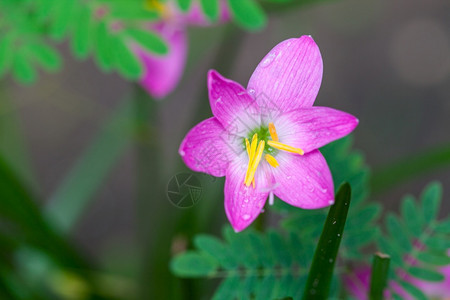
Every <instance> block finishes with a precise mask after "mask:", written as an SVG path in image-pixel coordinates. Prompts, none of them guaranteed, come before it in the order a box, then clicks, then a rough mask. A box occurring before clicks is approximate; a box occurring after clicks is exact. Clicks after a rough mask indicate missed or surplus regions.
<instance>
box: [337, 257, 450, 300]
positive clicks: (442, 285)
mask: <svg viewBox="0 0 450 300" xmlns="http://www.w3.org/2000/svg"><path fill="white" fill-rule="evenodd" d="M448 255H449V256H450V250H449V251H448ZM438 271H439V272H441V274H442V275H444V280H442V281H439V282H429V281H424V280H419V279H416V278H414V277H411V276H409V275H405V277H404V279H405V280H406V281H407V282H409V283H411V284H413V285H414V286H415V287H417V288H418V289H420V290H421V291H422V292H423V293H424V294H425V295H426V296H427V297H428V298H429V299H442V300H447V299H450V265H448V266H445V267H442V268H439V270H438ZM370 273H371V269H370V267H368V266H366V267H362V268H358V269H355V270H353V272H352V273H351V274H349V275H346V276H345V277H344V285H345V287H346V290H347V291H348V292H349V293H350V295H351V296H353V297H355V298H356V299H358V300H366V299H369V298H368V296H367V295H368V292H369V286H370ZM389 289H390V290H391V291H393V292H395V293H396V294H398V295H399V296H401V297H402V298H403V299H405V300H414V297H411V296H410V295H409V294H408V293H407V292H405V290H404V289H403V288H402V287H401V286H400V285H398V284H397V283H396V282H394V281H391V282H389ZM385 298H386V299H390V298H391V297H390V293H389V290H388V289H386V290H385Z"/></svg>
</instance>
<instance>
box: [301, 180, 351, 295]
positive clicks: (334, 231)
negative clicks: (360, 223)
mask: <svg viewBox="0 0 450 300" xmlns="http://www.w3.org/2000/svg"><path fill="white" fill-rule="evenodd" d="M350 199H351V187H350V184H348V183H344V184H343V185H341V187H340V188H339V191H338V192H337V194H336V202H335V204H334V205H333V206H331V208H330V211H329V212H328V216H327V219H326V221H325V225H324V227H323V230H322V234H321V236H320V239H319V243H318V244H317V248H316V252H315V253H314V258H313V261H312V264H311V269H310V270H309V275H308V281H307V282H306V287H305V291H304V294H303V299H327V298H328V294H329V290H330V284H331V279H332V276H333V270H334V264H335V262H336V256H337V253H338V250H339V245H340V243H341V239H342V233H343V231H344V226H345V221H346V219H347V213H348V209H349V207H350Z"/></svg>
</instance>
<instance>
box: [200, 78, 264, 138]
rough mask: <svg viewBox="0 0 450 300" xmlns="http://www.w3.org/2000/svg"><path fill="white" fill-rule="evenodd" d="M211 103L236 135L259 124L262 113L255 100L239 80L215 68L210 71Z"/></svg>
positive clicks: (226, 126)
mask: <svg viewBox="0 0 450 300" xmlns="http://www.w3.org/2000/svg"><path fill="white" fill-rule="evenodd" d="M208 90H209V103H210V105H211V110H212V113H213V115H214V116H215V117H216V118H217V119H218V120H219V121H220V123H222V125H223V127H224V128H225V129H226V130H227V131H228V132H230V133H232V134H233V135H236V136H242V137H247V134H248V133H249V132H250V131H251V130H252V129H254V128H255V127H257V126H259V124H260V120H261V118H260V113H259V109H258V107H257V105H256V103H255V100H253V98H252V97H251V96H250V95H249V94H248V93H247V91H246V90H245V89H244V88H243V87H242V86H241V85H240V84H239V83H237V82H234V81H232V80H229V79H226V78H224V77H223V76H222V75H220V74H219V73H218V72H216V71H215V70H211V71H209V73H208Z"/></svg>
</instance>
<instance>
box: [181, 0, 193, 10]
mask: <svg viewBox="0 0 450 300" xmlns="http://www.w3.org/2000/svg"><path fill="white" fill-rule="evenodd" d="M191 3H192V0H178V6H179V7H180V8H181V10H182V11H185V12H186V11H188V10H189V8H190V7H191Z"/></svg>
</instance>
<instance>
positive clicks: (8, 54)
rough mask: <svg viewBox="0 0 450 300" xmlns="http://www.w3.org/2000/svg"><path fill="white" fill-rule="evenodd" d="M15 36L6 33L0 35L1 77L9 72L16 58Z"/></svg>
mask: <svg viewBox="0 0 450 300" xmlns="http://www.w3.org/2000/svg"><path fill="white" fill-rule="evenodd" d="M14 50H15V47H14V36H13V35H12V34H6V35H4V36H3V37H0V77H1V76H2V75H3V74H5V73H6V72H8V70H9V68H10V67H11V65H12V62H13V60H14Z"/></svg>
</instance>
